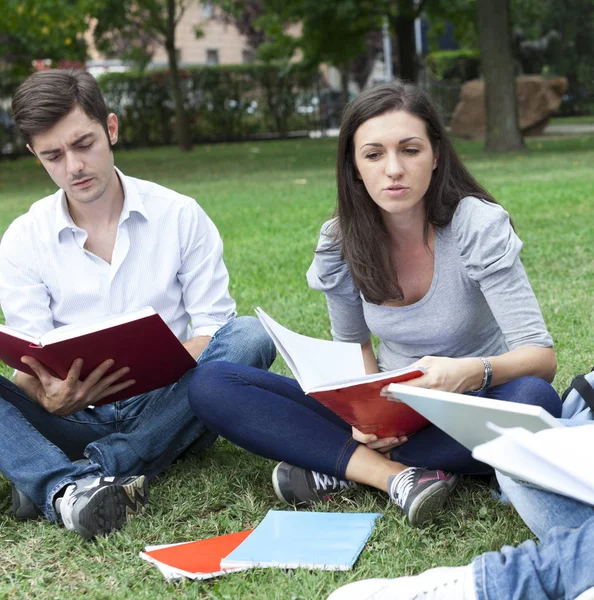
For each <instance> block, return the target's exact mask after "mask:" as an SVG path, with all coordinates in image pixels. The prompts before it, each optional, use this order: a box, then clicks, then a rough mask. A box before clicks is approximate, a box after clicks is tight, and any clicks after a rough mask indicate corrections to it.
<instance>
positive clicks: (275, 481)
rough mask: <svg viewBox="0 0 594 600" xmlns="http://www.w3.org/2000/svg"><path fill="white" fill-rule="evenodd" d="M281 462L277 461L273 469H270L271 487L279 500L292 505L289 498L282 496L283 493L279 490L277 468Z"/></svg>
mask: <svg viewBox="0 0 594 600" xmlns="http://www.w3.org/2000/svg"><path fill="white" fill-rule="evenodd" d="M282 464H283V463H278V464H277V465H276V467H274V470H273V471H272V487H273V488H274V493H275V494H276V497H277V498H278V499H279V500H280V501H281V502H284V503H285V504H289V505H291V506H292V505H293V504H294V503H293V502H290V501H289V500H287V499H286V498H285V497H284V496H283V493H282V492H281V490H280V487H279V485H278V468H279V467H280V466H281V465H282Z"/></svg>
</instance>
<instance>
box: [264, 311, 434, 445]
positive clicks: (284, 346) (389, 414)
mask: <svg viewBox="0 0 594 600" xmlns="http://www.w3.org/2000/svg"><path fill="white" fill-rule="evenodd" d="M256 314H257V315H258V318H259V319H260V322H261V323H262V325H263V326H264V329H266V331H267V332H268V334H269V335H270V337H271V338H272V340H273V341H274V343H275V345H276V347H277V349H278V351H279V353H280V355H281V356H282V357H283V358H284V359H285V361H286V363H287V365H288V366H289V368H290V369H291V371H292V372H293V375H294V376H295V379H297V381H298V382H299V385H300V386H301V388H302V389H303V391H304V392H305V393H306V394H309V395H310V396H313V397H314V398H315V399H316V400H318V401H319V402H321V403H322V404H323V405H324V406H326V407H327V408H329V409H330V410H331V411H332V412H334V413H336V414H337V415H338V416H339V417H341V418H342V419H344V420H345V421H346V422H347V423H350V424H351V425H354V426H355V427H356V428H357V429H359V430H360V431H362V432H363V433H374V434H375V435H377V436H378V437H379V438H384V437H391V436H394V435H409V434H411V433H414V432H416V431H418V430H419V429H422V428H423V427H425V426H426V425H428V423H429V421H427V419H425V418H424V417H422V416H421V415H420V414H419V413H417V412H416V411H414V410H413V409H412V408H410V407H409V406H407V405H406V404H396V403H393V402H388V401H387V400H386V398H383V397H382V396H380V391H381V389H382V388H383V387H384V386H386V385H388V384H389V383H398V382H403V381H407V380H409V379H415V378H417V377H421V375H423V374H424V372H425V370H424V369H423V367H408V368H406V369H399V370H397V371H386V372H384V373H374V374H372V375H367V374H366V373H365V366H364V364H363V354H362V352H361V345H360V344H351V343H345V342H332V341H330V340H319V339H316V338H311V337H307V336H305V335H301V334H299V333H295V332H294V331H291V330H290V329H287V328H286V327H283V326H282V325H280V324H279V323H277V322H276V321H275V320H274V319H272V318H271V317H269V316H268V315H267V314H266V313H265V312H264V311H263V310H262V309H261V308H257V309H256Z"/></svg>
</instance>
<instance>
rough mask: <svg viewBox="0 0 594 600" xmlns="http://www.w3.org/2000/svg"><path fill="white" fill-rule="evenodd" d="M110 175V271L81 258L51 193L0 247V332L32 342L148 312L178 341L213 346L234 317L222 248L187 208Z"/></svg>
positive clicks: (76, 230) (185, 202)
mask: <svg viewBox="0 0 594 600" xmlns="http://www.w3.org/2000/svg"><path fill="white" fill-rule="evenodd" d="M117 174H118V176H119V178H120V181H121V182H122V185H123V188H124V207H123V210H122V214H121V215H120V220H119V224H118V231H117V238H116V242H115V247H114V249H113V255H112V261H111V264H109V263H107V262H105V261H104V260H103V259H101V258H99V257H98V256H96V255H94V254H92V253H91V252H88V251H87V250H85V248H84V244H85V241H86V239H87V232H86V231H85V230H84V229H81V228H80V227H77V226H76V224H75V223H74V221H73V220H72V217H71V216H70V213H69V211H68V205H67V202H66V197H65V194H64V192H63V191H62V190H59V191H58V192H56V193H55V194H53V195H52V196H48V197H46V198H43V199H42V200H39V201H38V202H36V203H35V204H33V205H32V206H31V208H30V209H29V212H27V213H26V214H24V215H22V216H20V217H18V218H17V219H16V220H15V221H14V222H13V223H12V224H11V225H10V227H9V228H8V230H7V231H6V233H5V234H4V236H3V238H2V242H1V243H0V304H1V306H2V311H3V313H4V317H5V319H6V325H7V326H8V327H10V328H12V329H16V330H18V331H21V332H23V333H26V334H28V335H30V336H32V337H35V338H38V337H40V336H41V335H43V334H44V333H46V332H47V331H50V330H52V329H54V328H56V327H60V326H62V325H70V324H77V325H78V324H84V323H87V322H90V321H94V320H97V319H102V318H105V317H109V316H112V315H115V314H119V313H122V312H127V311H131V310H136V309H139V308H142V307H144V306H152V308H153V309H154V310H155V311H157V312H158V313H159V314H160V315H161V317H162V318H163V320H164V321H165V322H166V323H167V324H168V325H169V327H170V328H171V330H172V331H173V333H174V334H175V335H176V336H177V337H178V338H179V339H180V340H181V341H182V342H184V341H186V340H188V339H189V338H191V337H194V336H197V335H210V336H212V335H213V334H214V333H215V332H216V331H217V329H219V327H221V326H222V325H224V324H225V323H226V322H227V321H228V320H229V319H231V318H233V317H234V316H235V302H234V301H233V299H232V298H231V296H230V295H229V291H228V284H229V275H228V273H227V269H226V267H225V264H224V262H223V243H222V240H221V238H220V236H219V233H218V231H217V228H216V227H215V225H214V223H213V222H212V221H211V220H210V218H209V217H208V216H207V214H206V213H205V212H204V210H203V209H202V208H201V207H200V206H199V205H198V204H197V203H196V201H195V200H193V199H192V198H189V197H187V196H182V195H181V194H178V193H176V192H174V191H172V190H169V189H167V188H164V187H162V186H160V185H157V184H155V183H151V182H149V181H142V180H140V179H135V178H133V177H126V176H124V175H123V174H122V173H121V172H120V171H117Z"/></svg>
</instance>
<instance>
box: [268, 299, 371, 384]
mask: <svg viewBox="0 0 594 600" xmlns="http://www.w3.org/2000/svg"><path fill="white" fill-rule="evenodd" d="M256 314H257V315H258V318H259V319H260V322H261V323H262V325H263V327H264V329H265V330H266V332H267V333H268V335H270V337H271V338H272V339H273V341H274V343H275V345H276V347H277V349H278V351H279V352H280V354H281V356H282V357H283V358H284V359H285V361H286V363H287V365H288V366H289V368H290V369H291V371H292V373H293V375H295V379H297V382H298V383H299V385H300V386H301V388H302V389H303V391H305V392H308V391H312V390H315V389H316V388H319V387H328V386H330V387H331V386H332V384H338V383H344V382H345V381H348V380H350V379H357V378H360V377H365V364H364V363H363V353H362V352H361V345H360V344H353V343H349V342H332V341H330V340H319V339H317V338H312V337H308V336H306V335H301V334H300V333H295V332H294V331H291V330H290V329H287V328H286V327H283V326H282V325H280V324H279V323H277V322H276V321H275V320H274V319H272V318H271V317H269V316H268V315H267V314H266V313H265V312H264V311H263V310H262V309H261V308H260V307H258V308H256ZM287 348H290V349H291V352H290V355H289V352H288V351H287ZM345 373H347V374H348V380H346V379H345V377H344V375H345ZM380 376H381V374H380Z"/></svg>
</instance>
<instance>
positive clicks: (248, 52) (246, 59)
mask: <svg viewBox="0 0 594 600" xmlns="http://www.w3.org/2000/svg"><path fill="white" fill-rule="evenodd" d="M241 62H242V63H243V64H244V65H247V64H249V63H253V62H254V51H253V50H252V49H251V48H246V49H244V50H242V51H241Z"/></svg>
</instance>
